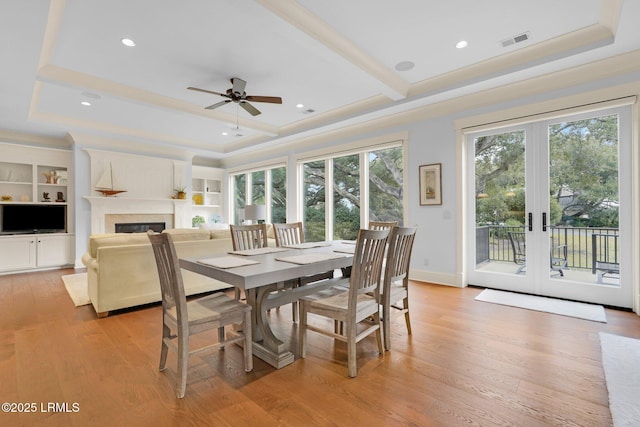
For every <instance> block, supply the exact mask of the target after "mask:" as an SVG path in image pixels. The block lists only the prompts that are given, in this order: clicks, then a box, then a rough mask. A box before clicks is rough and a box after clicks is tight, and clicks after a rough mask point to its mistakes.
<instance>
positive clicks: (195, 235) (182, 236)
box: [145, 228, 211, 242]
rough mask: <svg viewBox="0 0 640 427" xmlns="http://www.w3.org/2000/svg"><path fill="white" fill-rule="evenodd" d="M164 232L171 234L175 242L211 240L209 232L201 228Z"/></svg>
mask: <svg viewBox="0 0 640 427" xmlns="http://www.w3.org/2000/svg"><path fill="white" fill-rule="evenodd" d="M162 232H163V233H168V234H171V238H172V239H173V241H174V242H185V241H192V240H209V239H211V235H210V234H209V230H200V229H199V228H168V229H166V230H163V231H162ZM145 237H146V236H145ZM148 241H149V238H148V237H147V242H148Z"/></svg>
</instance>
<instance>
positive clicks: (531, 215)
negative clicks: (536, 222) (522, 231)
mask: <svg viewBox="0 0 640 427" xmlns="http://www.w3.org/2000/svg"><path fill="white" fill-rule="evenodd" d="M529 231H533V214H532V213H531V212H529Z"/></svg>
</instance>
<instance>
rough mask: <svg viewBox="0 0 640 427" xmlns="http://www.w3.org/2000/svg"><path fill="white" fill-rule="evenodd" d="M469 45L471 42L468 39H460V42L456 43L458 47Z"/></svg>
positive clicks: (462, 47)
mask: <svg viewBox="0 0 640 427" xmlns="http://www.w3.org/2000/svg"><path fill="white" fill-rule="evenodd" d="M467 46H469V42H467V41H466V40H460V41H459V42H458V43H456V47H457V48H458V49H464V48H465V47H467Z"/></svg>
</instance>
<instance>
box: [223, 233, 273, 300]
mask: <svg viewBox="0 0 640 427" xmlns="http://www.w3.org/2000/svg"><path fill="white" fill-rule="evenodd" d="M229 228H230V230H231V244H232V245H233V250H234V251H245V250H248V249H258V248H266V247H267V246H268V241H267V225H266V224H250V225H233V224H230V225H229ZM235 295H236V299H237V300H239V299H240V296H241V295H240V289H239V288H236V290H235Z"/></svg>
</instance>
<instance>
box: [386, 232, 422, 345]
mask: <svg viewBox="0 0 640 427" xmlns="http://www.w3.org/2000/svg"><path fill="white" fill-rule="evenodd" d="M416 231H417V228H416V227H393V228H392V229H391V232H390V234H389V239H388V242H389V246H388V248H387V258H386V263H385V266H384V280H383V282H382V295H380V302H381V304H380V305H381V306H382V325H383V329H384V333H383V336H384V348H385V350H389V349H391V309H392V308H393V309H396V310H399V311H400V313H403V314H404V320H405V323H406V324H407V333H408V334H409V335H411V320H410V319H409V263H410V261H411V250H412V249H413V241H414V240H415V237H416ZM400 301H402V306H400V305H398V304H399V303H400Z"/></svg>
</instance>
